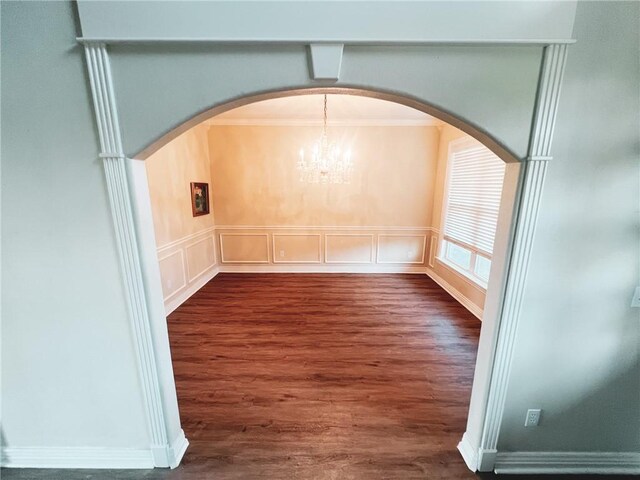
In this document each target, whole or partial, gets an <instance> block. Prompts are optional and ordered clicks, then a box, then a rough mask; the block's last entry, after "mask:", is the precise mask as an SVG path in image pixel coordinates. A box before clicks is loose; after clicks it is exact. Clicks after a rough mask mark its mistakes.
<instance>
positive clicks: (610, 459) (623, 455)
mask: <svg viewBox="0 0 640 480" xmlns="http://www.w3.org/2000/svg"><path fill="white" fill-rule="evenodd" d="M495 472H496V473H500V474H507V473H512V474H527V473H528V474H557V475H560V474H575V473H582V474H600V475H606V474H608V475H624V474H626V475H638V474H640V453H637V452H498V454H497V456H496V464H495Z"/></svg>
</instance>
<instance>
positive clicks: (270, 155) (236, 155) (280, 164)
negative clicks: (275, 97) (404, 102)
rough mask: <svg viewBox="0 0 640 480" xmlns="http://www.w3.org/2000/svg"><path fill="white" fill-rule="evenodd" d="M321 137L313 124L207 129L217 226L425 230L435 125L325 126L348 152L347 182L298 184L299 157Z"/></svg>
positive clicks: (427, 215)
mask: <svg viewBox="0 0 640 480" xmlns="http://www.w3.org/2000/svg"><path fill="white" fill-rule="evenodd" d="M319 133H320V129H319V127H287V126H214V127H211V129H210V130H209V143H210V148H211V150H210V152H211V164H212V171H213V195H212V199H213V206H214V209H215V212H216V221H217V224H218V225H251V226H265V225H270V226H274V225H276V226H280V225H287V226H396V227H397V226H412V227H426V226H429V225H430V222H431V210H432V201H433V183H434V172H435V165H436V155H437V148H438V137H439V132H438V129H437V128H436V127H333V128H330V136H331V137H333V138H334V139H336V140H337V141H340V142H341V144H342V145H348V146H350V147H351V150H352V152H353V158H354V162H355V167H354V174H353V178H352V182H351V184H349V185H309V184H304V183H301V182H299V180H298V173H297V171H296V162H297V159H298V154H299V153H298V152H299V150H300V148H301V147H303V146H311V145H312V143H313V142H314V140H315V139H316V138H317V137H318V135H319Z"/></svg>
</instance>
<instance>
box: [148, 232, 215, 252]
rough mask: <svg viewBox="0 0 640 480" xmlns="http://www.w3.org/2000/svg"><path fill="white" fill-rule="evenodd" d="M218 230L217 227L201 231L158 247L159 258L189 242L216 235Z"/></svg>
mask: <svg viewBox="0 0 640 480" xmlns="http://www.w3.org/2000/svg"><path fill="white" fill-rule="evenodd" d="M216 228H217V227H215V226H213V227H209V228H205V229H204V230H200V231H198V232H196V233H192V234H190V235H185V236H184V237H180V238H178V239H177V240H173V241H171V242H168V243H165V244H164V245H161V246H159V247H156V251H157V252H158V256H160V254H161V253H162V252H164V251H165V250H169V249H170V248H173V247H177V246H178V245H180V244H182V243H186V242H187V241H189V240H192V239H196V238H198V237H204V236H206V235H207V234H210V235H214V234H215V231H216ZM194 243H197V242H194Z"/></svg>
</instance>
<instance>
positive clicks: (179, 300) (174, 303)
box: [164, 265, 219, 315]
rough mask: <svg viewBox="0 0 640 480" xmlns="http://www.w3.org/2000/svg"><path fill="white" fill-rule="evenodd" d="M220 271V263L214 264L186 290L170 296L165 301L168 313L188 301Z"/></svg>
mask: <svg viewBox="0 0 640 480" xmlns="http://www.w3.org/2000/svg"><path fill="white" fill-rule="evenodd" d="M218 272H219V268H218V265H212V266H211V268H210V269H209V270H208V271H206V272H205V273H203V274H202V275H201V276H200V277H198V279H197V280H196V281H195V282H193V283H192V284H191V285H189V286H188V287H187V288H185V289H184V290H181V291H180V292H179V293H177V294H176V295H173V296H171V297H169V298H168V299H167V300H166V301H165V302H164V309H165V312H166V314H167V315H169V314H170V313H171V312H173V311H174V310H175V309H176V308H178V307H179V306H180V305H182V304H183V303H184V302H186V301H187V300H188V299H189V297H191V295H193V294H194V293H196V292H197V291H198V290H200V289H201V288H202V287H204V286H205V284H206V283H207V282H208V281H209V280H211V279H212V278H213V277H215V276H216V275H217V274H218Z"/></svg>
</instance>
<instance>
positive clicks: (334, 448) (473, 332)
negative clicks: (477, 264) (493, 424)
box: [2, 274, 620, 480]
mask: <svg viewBox="0 0 640 480" xmlns="http://www.w3.org/2000/svg"><path fill="white" fill-rule="evenodd" d="M168 323H169V332H170V340H171V348H172V355H173V362H174V369H175V376H176V385H177V390H178V398H179V404H180V413H181V417H182V424H183V427H184V430H185V432H186V435H187V438H188V439H189V441H190V443H191V445H190V447H189V449H188V450H187V453H186V455H185V457H184V460H183V463H182V465H181V466H180V467H179V468H177V469H175V470H164V469H156V470H150V471H132V470H129V471H95V470H93V471H91V470H7V469H5V470H3V471H2V473H3V479H5V480H6V479H18V478H19V479H65V480H72V479H92V480H105V479H116V480H117V479H147V480H196V479H198V480H209V479H211V480H213V479H215V480H230V479H234V480H235V479H243V480H245V479H246V480H249V479H269V480H276V479H296V480H298V479H300V480H306V479H313V480H324V479H327V480H329V479H332V480H333V479H335V480H375V479H402V480H410V479H473V478H484V479H490V478H497V476H495V475H493V474H483V475H476V474H473V473H472V472H470V471H469V470H468V469H467V468H466V467H465V465H464V463H463V461H462V459H461V457H460V455H459V454H458V452H457V450H456V445H457V442H458V441H459V440H460V437H461V436H462V433H463V431H464V428H465V423H466V415H467V408H468V403H469V395H470V391H471V382H472V378H473V368H474V362H475V355H476V348H477V342H478V335H479V331H480V322H479V321H478V320H477V319H476V318H475V317H473V316H472V315H471V314H470V313H469V312H467V311H466V310H465V309H464V308H463V307H462V306H460V305H459V304H458V303H457V302H456V301H455V300H453V299H452V298H451V297H450V296H449V295H448V294H447V293H445V292H444V291H443V290H442V289H441V288H440V287H438V286H437V285H436V284H435V283H434V282H433V281H432V280H430V279H429V278H428V277H427V276H425V275H336V274H331V275H320V274H315V275H312V274H309V275H307V274H291V275H288V274H287V275H285V274H262V275H258V274H255V275H254V274H221V275H219V276H218V277H216V278H215V279H214V280H213V281H211V282H209V283H208V284H207V285H206V286H205V287H204V288H203V289H202V290H200V291H199V292H198V293H197V294H196V295H194V296H193V297H192V298H191V299H189V300H188V301H187V302H186V303H185V304H184V305H182V306H181V307H180V308H178V309H177V310H176V311H175V312H174V313H172V314H171V315H170V316H169V320H168ZM500 478H505V479H506V478H517V479H518V480H526V479H532V478H539V477H538V476H518V477H507V476H504V477H503V476H500ZM549 478H550V477H549ZM554 478H560V477H557V476H556V477H554ZM573 478H574V479H575V478H577V477H573ZM581 478H587V477H581ZM597 478H599V479H602V478H603V477H597ZM618 478H620V477H618Z"/></svg>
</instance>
